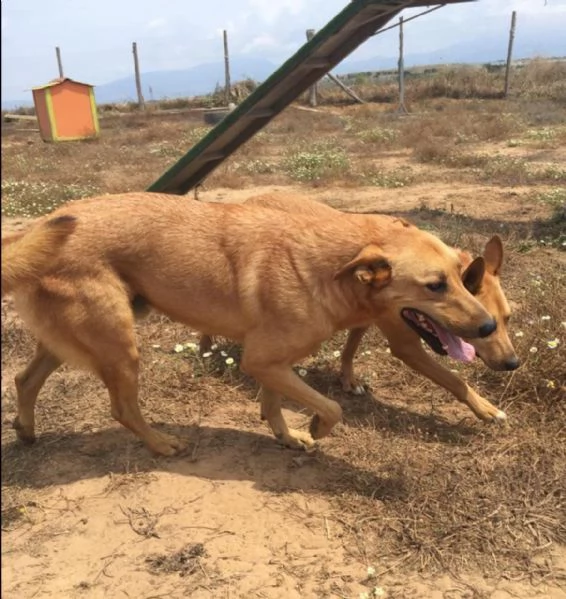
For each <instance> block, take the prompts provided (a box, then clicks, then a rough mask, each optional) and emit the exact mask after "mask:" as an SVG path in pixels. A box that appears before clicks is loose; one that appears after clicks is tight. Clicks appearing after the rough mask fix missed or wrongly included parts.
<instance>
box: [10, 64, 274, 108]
mask: <svg viewBox="0 0 566 599" xmlns="http://www.w3.org/2000/svg"><path fill="white" fill-rule="evenodd" d="M278 66H279V65H277V64H274V63H273V62H270V61H269V60H265V59H263V58H253V57H247V56H234V57H230V78H231V80H232V81H234V82H235V81H241V80H242V79H246V78H248V77H250V78H252V79H254V80H255V81H263V80H264V79H266V78H267V77H269V75H271V73H273V71H274V70H275V69H276V68H277V67H278ZM141 82H142V92H143V95H144V98H145V99H146V100H152V99H153V100H161V99H163V98H183V97H187V96H199V95H202V94H208V93H210V92H212V91H214V88H215V87H216V85H217V84H220V85H224V62H223V61H217V62H210V63H205V64H199V65H197V66H194V67H191V68H189V69H184V70H177V71H150V72H147V73H142V74H141ZM94 93H95V97H96V102H97V104H108V103H112V102H127V101H130V100H135V99H136V98H137V94H136V83H135V79H134V75H133V73H132V76H131V77H124V78H123V79H116V80H115V81H111V82H110V83H104V84H102V85H96V86H95V88H94ZM32 105H33V99H32V97H31V93H30V94H29V98H26V99H25V100H5V99H4V98H3V99H2V110H12V109H14V108H17V107H19V106H32Z"/></svg>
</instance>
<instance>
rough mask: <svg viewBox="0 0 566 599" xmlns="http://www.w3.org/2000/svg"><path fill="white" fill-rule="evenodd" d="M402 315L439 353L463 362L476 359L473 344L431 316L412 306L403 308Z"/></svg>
mask: <svg viewBox="0 0 566 599" xmlns="http://www.w3.org/2000/svg"><path fill="white" fill-rule="evenodd" d="M401 316H402V317H403V319H404V321H405V322H406V323H407V324H408V325H409V326H410V327H411V328H412V329H413V330H414V331H416V332H417V333H418V334H419V335H420V336H421V338H422V339H423V340H424V341H425V343H426V344H427V345H428V346H429V347H430V348H431V349H432V350H433V351H435V352H436V353H437V354H439V355H441V356H450V357H451V358H453V359H454V360H460V361H461V362H471V361H472V360H473V359H474V357H475V355H476V350H475V349H474V346H473V345H470V344H469V343H467V342H466V341H464V340H463V339H461V338H460V337H457V336H456V335H454V334H452V333H451V332H450V331H449V330H448V329H445V328H444V327H443V326H441V325H439V324H438V323H437V322H435V321H434V320H433V319H432V318H431V317H430V316H427V315H426V314H424V313H423V312H420V311H419V310H413V309H412V308H403V310H401Z"/></svg>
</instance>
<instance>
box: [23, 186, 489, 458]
mask: <svg viewBox="0 0 566 599" xmlns="http://www.w3.org/2000/svg"><path fill="white" fill-rule="evenodd" d="M54 216H72V217H74V218H76V219H77V228H76V231H75V232H74V234H73V235H71V236H70V237H69V239H68V240H67V243H66V244H65V245H64V246H63V247H62V248H61V250H60V252H59V253H58V254H57V256H56V257H55V259H54V261H53V263H52V265H51V266H50V267H49V268H48V269H47V270H46V272H45V273H44V274H43V275H42V276H41V277H40V278H39V279H38V280H37V281H36V282H35V283H28V284H26V285H24V286H23V287H16V288H15V293H14V299H15V306H16V309H17V311H18V312H19V314H20V315H21V317H22V318H23V320H24V321H25V322H26V324H27V325H28V326H29V327H30V329H31V330H32V332H33V333H34V334H35V335H36V337H37V338H38V340H39V345H38V349H37V353H36V356H35V358H34V359H33V360H32V362H31V363H30V364H29V365H28V367H27V368H26V369H25V370H24V371H23V372H22V373H21V374H19V375H18V376H17V378H16V386H17V391H18V416H17V419H16V421H15V423H14V424H15V427H16V429H17V431H18V435H19V437H20V438H21V439H23V440H24V441H33V440H34V438H35V432H34V407H35V402H36V399H37V395H38V393H39V391H40V389H41V387H42V385H43V383H44V382H45V380H46V379H47V377H48V376H49V375H50V374H51V373H52V372H53V371H54V370H55V369H56V368H57V367H58V366H59V365H60V364H61V362H62V361H65V362H68V363H70V364H74V365H77V366H80V367H83V368H87V369H89V370H91V371H93V372H95V373H96V374H98V376H99V377H100V378H101V379H102V381H103V382H104V384H105V385H106V387H107V388H108V392H109V395H110V401H111V412H112V415H113V416H114V418H116V419H117V420H118V421H119V422H121V423H122V424H123V425H124V426H126V427H127V428H129V429H130V430H131V431H133V432H134V433H135V434H136V435H138V436H139V437H140V438H141V439H142V440H143V441H144V442H145V443H146V445H147V446H148V447H149V448H150V449H151V450H153V451H154V452H156V453H159V454H164V455H172V454H174V453H176V452H177V451H178V450H179V449H182V448H183V444H182V443H181V442H180V441H179V440H178V439H177V438H175V437H173V436H170V435H167V434H164V433H161V432H158V431H156V430H154V429H152V428H151V427H150V426H149V425H148V424H147V422H146V421H145V420H144V418H143V416H142V414H141V412H140V409H139V405H138V399H137V396H138V350H137V347H136V341H135V334H134V313H133V309H132V305H133V304H135V305H139V304H140V303H143V302H147V304H149V305H150V306H151V307H153V308H155V309H157V310H159V311H161V312H163V313H164V314H166V315H168V316H169V317H171V318H172V319H174V320H177V321H180V322H183V323H185V324H187V325H188V326H190V327H192V328H194V329H196V330H199V331H202V332H203V333H205V334H208V335H221V336H224V337H228V338H230V339H234V340H235V341H238V342H240V343H242V345H243V356H242V362H241V368H242V370H244V371H245V372H247V373H248V374H250V375H251V376H253V377H254V378H256V379H257V380H258V382H259V383H260V384H261V385H262V413H263V415H264V416H265V418H266V419H267V420H268V422H269V425H270V427H271V429H272V430H273V432H274V434H275V436H276V437H277V438H278V439H279V440H280V441H281V442H283V443H285V444H287V445H290V446H292V447H305V446H310V445H312V444H313V443H314V441H313V439H318V438H321V437H324V436H325V435H327V434H328V433H329V432H330V430H331V429H332V427H333V426H334V425H335V424H336V423H337V422H338V421H339V420H340V419H341V416H342V411H341V409H340V406H339V405H338V403H336V402H334V401H331V400H329V399H328V398H326V397H324V396H323V395H321V394H320V393H318V392H317V391H315V390H314V389H312V388H311V387H309V386H308V385H307V384H306V383H305V382H304V381H303V380H301V378H300V377H298V376H297V375H296V374H295V373H294V372H293V370H292V366H293V364H295V363H296V362H297V361H299V360H300V359H302V358H304V357H305V356H307V355H309V354H311V353H313V352H314V351H315V350H316V349H317V347H318V346H319V345H320V343H322V342H323V341H324V340H326V339H328V338H329V337H331V336H332V335H333V334H334V332H336V331H337V330H340V329H345V328H350V329H351V328H360V327H366V326H369V325H370V324H372V323H373V322H375V321H376V320H377V319H378V318H379V317H380V316H383V315H384V314H387V313H395V314H399V313H403V315H404V316H405V317H406V318H412V319H417V318H425V319H426V320H427V322H430V323H434V326H435V327H436V328H437V329H438V330H439V331H441V332H442V334H443V335H445V336H446V338H447V339H450V340H451V342H452V343H454V345H455V346H458V348H459V351H462V352H465V351H467V348H468V347H469V345H468V344H466V343H465V342H463V341H462V340H461V339H460V338H459V337H465V338H470V339H474V338H477V337H487V336H488V335H490V334H491V333H492V332H493V331H494V330H495V328H496V326H497V325H496V322H495V321H494V319H493V318H492V317H491V316H490V314H489V313H488V312H487V310H486V309H485V308H484V307H483V306H482V305H481V304H480V303H479V302H478V301H477V300H476V299H475V298H474V297H473V296H472V295H471V294H470V293H469V292H468V291H467V290H466V288H465V287H464V284H463V283H462V280H464V281H466V284H468V285H471V286H474V285H478V284H479V281H481V279H482V278H483V275H484V269H485V263H484V260H483V258H477V259H476V260H474V261H473V262H472V263H471V264H470V265H469V266H468V268H467V269H466V272H465V273H464V274H463V273H462V265H461V263H460V258H459V256H458V253H457V252H455V251H454V250H453V249H451V248H449V247H448V246H446V245H445V244H444V243H442V242H441V241H440V240H439V239H438V238H436V237H434V236H433V235H431V234H429V233H427V232H425V231H421V230H419V229H417V228H416V227H414V226H411V225H409V224H408V223H406V222H404V221H402V220H399V219H394V218H391V217H386V216H367V215H349V214H342V213H336V214H334V213H332V214H328V215H325V216H324V217H321V216H310V215H308V214H298V215H295V214H286V215H285V218H281V212H280V211H276V210H272V209H268V208H264V207H261V206H252V205H233V204H232V205H229V204H209V203H201V202H195V201H191V200H189V199H187V198H184V197H172V196H169V195H163V194H154V193H132V194H122V195H115V196H103V197H100V198H93V199H89V200H82V201H77V202H73V203H71V204H68V205H66V206H64V207H62V208H60V209H59V210H57V211H56V212H55V213H54ZM40 226H42V223H41V222H40V223H39V224H36V225H35V226H34V227H33V228H32V229H31V230H30V232H29V233H28V235H34V234H35V233H36V232H37V227H40ZM26 237H27V236H26ZM26 237H24V238H23V240H25V239H26ZM457 336H459V337H457ZM423 353H424V352H423ZM425 356H426V354H425ZM472 393H473V392H471V390H470V391H469V392H468V394H467V396H466V394H464V400H465V401H467V402H470V403H471V404H472V405H475V404H477V403H478V402H484V403H486V402H485V400H481V398H480V399H479V400H478V399H476V398H475V397H474V396H473V395H472ZM281 396H285V397H288V398H289V399H292V400H294V401H296V402H298V403H300V404H301V405H303V406H305V407H307V408H309V409H310V410H312V411H313V412H314V413H315V415H314V417H313V420H312V422H311V427H310V433H311V434H310V435H309V434H308V433H304V432H299V431H293V430H289V429H288V428H287V425H286V423H285V420H284V419H283V415H282V413H281ZM488 405H489V404H488Z"/></svg>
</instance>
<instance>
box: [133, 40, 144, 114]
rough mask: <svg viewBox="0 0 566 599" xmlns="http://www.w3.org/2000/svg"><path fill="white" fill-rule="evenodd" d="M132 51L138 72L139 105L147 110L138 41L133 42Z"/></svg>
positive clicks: (135, 68)
mask: <svg viewBox="0 0 566 599" xmlns="http://www.w3.org/2000/svg"><path fill="white" fill-rule="evenodd" d="M132 52H133V54H134V70H135V73H136V90H137V92H138V106H139V108H140V110H145V102H144V99H143V94H142V86H141V77H140V65H139V62H138V45H137V44H136V42H134V43H133V44H132Z"/></svg>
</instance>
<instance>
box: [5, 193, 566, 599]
mask: <svg viewBox="0 0 566 599" xmlns="http://www.w3.org/2000/svg"><path fill="white" fill-rule="evenodd" d="M271 189H273V188H254V189H249V190H246V191H240V192H236V191H233V190H223V189H215V190H210V191H206V190H205V191H203V192H202V193H201V198H202V199H203V200H208V201H241V200H244V199H245V198H246V197H248V196H250V195H252V194H256V193H258V192H259V193H262V192H265V191H269V190H271ZM519 191H521V190H510V189H497V190H494V189H493V188H491V189H490V188H489V187H481V186H480V187H478V186H470V187H469V188H468V187H465V186H463V187H462V186H461V187H458V188H457V189H456V188H455V187H454V186H453V185H449V184H434V185H418V186H413V187H411V188H410V190H407V189H400V190H383V191H379V192H376V191H375V190H373V191H366V190H357V189H342V190H336V189H331V190H328V189H321V190H315V191H314V196H315V197H317V198H319V199H320V200H323V201H327V202H328V203H330V204H331V205H334V206H340V207H345V208H347V209H351V210H359V211H364V210H380V211H388V210H395V211H400V210H401V211H404V210H407V211H411V210H413V209H416V208H418V207H419V206H422V205H423V203H424V204H426V206H427V207H428V208H431V209H439V210H442V211H446V212H447V213H457V214H466V215H468V216H470V217H473V218H477V219H488V220H491V219H498V220H504V221H509V222H529V221H531V220H532V219H534V218H535V217H540V216H544V212H545V210H544V208H541V207H536V206H524V207H520V206H519V207H518V206H517V204H516V203H514V202H512V201H511V202H510V199H512V198H513V196H514V194H517V193H518V192H519ZM24 225H25V222H24V221H22V220H21V219H10V220H4V221H3V229H4V230H7V229H12V230H13V229H18V228H21V227H22V226H24ZM23 341H26V342H27V340H26V339H25V337H24V339H23ZM146 354H147V351H146ZM145 357H146V358H147V355H146V356H145ZM21 365H22V358H21V357H18V358H16V359H15V361H14V362H13V363H12V364H10V365H8V367H6V368H5V369H4V370H3V373H2V402H3V406H2V434H3V453H4V455H5V459H4V463H3V466H4V468H7V469H11V470H12V473H11V474H10V476H11V477H12V479H13V480H17V481H18V483H17V484H14V483H13V482H12V483H11V484H12V485H13V489H12V491H13V492H14V493H17V501H15V502H14V503H13V504H12V505H11V506H10V507H9V509H7V510H6V511H4V510H3V543H2V588H3V591H2V596H3V597H5V598H6V599H12V598H13V599H32V598H53V599H54V598H85V599H98V598H120V597H129V598H136V599H138V598H139V599H150V598H158V597H167V598H171V599H175V598H182V597H191V598H194V599H200V598H203V599H204V598H212V597H215V598H216V597H225V598H230V597H231V598H236V597H239V598H248V597H260V598H269V599H276V598H277V599H279V598H280V599H283V598H285V599H292V598H297V599H298V598H318V597H332V598H345V597H348V598H358V597H360V596H380V595H379V593H380V592H383V593H384V596H385V597H403V598H404V597H410V598H415V599H417V598H423V599H425V598H426V599H464V598H466V599H468V598H469V599H472V598H484V597H485V598H487V597H489V598H491V599H512V598H513V599H516V598H522V599H531V598H534V597H537V598H538V597H540V598H548V599H561V598H566V592H565V591H564V590H563V589H561V588H559V587H558V586H556V585H555V584H554V583H553V582H552V581H550V580H549V581H542V582H540V584H537V585H536V586H533V584H531V583H530V582H529V581H528V580H527V579H519V580H510V579H508V578H506V577H505V573H502V576H501V577H498V578H497V579H495V578H494V579H486V578H484V577H482V576H481V575H479V574H474V573H473V572H472V573H467V574H465V575H461V576H457V575H455V574H450V573H446V574H444V575H442V576H440V577H432V578H430V577H429V578H423V577H422V576H419V575H417V574H411V575H409V574H406V573H405V572H404V571H403V569H402V563H403V556H400V557H399V562H398V565H397V566H395V564H393V565H388V566H387V567H383V565H382V564H380V563H379V561H375V562H373V561H372V562H368V561H367V560H366V559H364V551H363V544H364V539H363V534H362V535H361V536H360V533H357V534H353V533H352V527H351V523H349V522H347V521H346V520H344V519H343V515H342V514H341V513H340V511H339V510H338V508H337V504H336V502H335V501H334V496H333V494H332V492H331V491H327V492H326V493H320V492H318V491H317V492H313V489H315V488H317V489H318V488H319V487H320V483H321V481H323V480H324V479H325V478H327V477H328V476H329V472H328V469H334V471H335V469H336V467H337V465H336V463H335V464H334V465H332V464H329V463H328V462H325V461H324V460H322V461H321V460H320V459H319V458H317V457H316V456H306V455H302V454H300V453H294V452H292V451H289V450H284V449H281V448H279V447H278V446H277V445H276V444H275V443H274V442H273V440H272V438H271V437H270V436H269V435H268V434H267V430H266V427H265V426H264V425H263V423H261V422H260V420H259V418H258V407H257V404H256V403H255V402H254V401H253V400H247V401H245V402H242V401H241V400H240V399H239V398H238V397H236V396H235V395H234V391H233V387H231V386H226V388H225V391H224V393H225V401H224V403H221V404H218V405H217V404H216V403H215V404H214V406H213V408H211V409H209V410H208V411H207V410H206V409H204V410H203V411H201V412H199V413H198V415H197V416H195V413H194V412H193V411H190V410H192V408H191V409H189V408H188V407H186V405H185V404H183V405H177V406H176V407H173V406H169V407H167V408H163V409H164V410H165V409H166V410H169V411H168V412H167V415H166V416H164V420H166V421H169V422H172V421H173V422H174V424H175V426H178V427H180V429H181V430H182V431H183V434H185V435H186V436H188V437H189V438H190V439H191V441H192V449H191V452H190V453H189V455H188V456H185V457H181V458H176V459H153V458H152V457H151V456H149V455H148V454H147V452H146V451H145V449H144V448H143V447H141V446H140V444H139V443H138V442H137V441H136V440H135V439H133V437H132V436H131V435H130V433H129V432H127V431H125V430H123V429H122V428H120V427H119V426H118V425H116V424H115V423H113V421H112V420H111V419H110V417H109V415H108V414H107V411H108V410H107V399H106V397H105V392H104V390H103V389H102V388H101V386H100V385H99V384H98V383H97V382H95V381H93V380H91V378H90V377H88V376H86V375H82V374H75V373H70V372H68V371H67V372H66V371H65V370H63V371H62V372H58V373H56V374H55V375H53V377H52V379H50V381H49V383H48V385H47V387H46V390H45V392H44V398H45V400H42V402H41V403H42V407H40V410H41V411H40V433H41V435H42V436H41V438H40V440H39V442H38V443H37V444H36V445H35V446H34V447H23V446H21V445H19V444H18V443H17V442H16V441H15V436H14V433H13V431H12V430H11V426H10V423H11V421H12V418H13V416H14V409H15V403H14V402H15V396H14V390H13V383H12V380H13V379H12V377H13V374H14V372H15V371H17V370H18V369H19V368H20V367H21ZM143 384H144V385H148V386H149V392H151V384H152V383H151V381H150V380H146V379H144V382H143ZM172 384H173V383H172ZM175 384H177V385H181V386H182V387H183V389H184V388H185V387H186V395H187V396H189V397H191V396H194V395H195V383H194V382H192V381H181V382H178V381H177V382H175ZM196 390H197V391H198V387H197V389H196ZM61 392H64V394H65V395H66V396H67V401H66V403H65V405H62V404H61V403H56V402H53V401H50V400H49V399H48V398H49V397H50V396H51V395H54V394H56V393H61ZM157 392H159V393H161V389H157ZM73 397H74V400H73V399H72V398H73ZM205 400H206V398H203V401H205ZM146 411H147V408H146ZM148 415H149V416H150V418H151V419H152V420H153V421H155V415H153V416H151V415H150V414H148ZM288 417H289V419H290V420H291V422H294V424H295V425H296V426H302V425H304V423H305V422H306V417H305V415H302V414H298V413H295V412H288ZM46 423H49V427H54V430H46V431H45V432H42V430H41V429H42V427H45V428H48V426H47V425H46ZM340 434H343V431H341V429H340V427H338V428H337V431H336V433H335V435H340ZM333 442H335V441H334V437H330V438H329V439H328V440H327V441H326V442H325V443H326V446H327V447H328V446H329V447H331V446H332V443H333ZM341 467H344V468H347V465H342V466H341ZM378 503H379V501H378V500H376V504H378ZM376 513H379V509H378V506H377V505H376ZM554 559H555V562H556V564H557V566H560V567H562V568H566V550H564V549H562V550H556V553H555V555H554ZM368 567H370V568H374V569H375V572H376V576H375V577H372V576H368ZM375 587H377V589H376V590H375V591H374V590H373V589H374V588H375ZM372 592H373V593H374V595H371V593H372ZM363 593H366V595H361V594H363Z"/></svg>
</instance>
